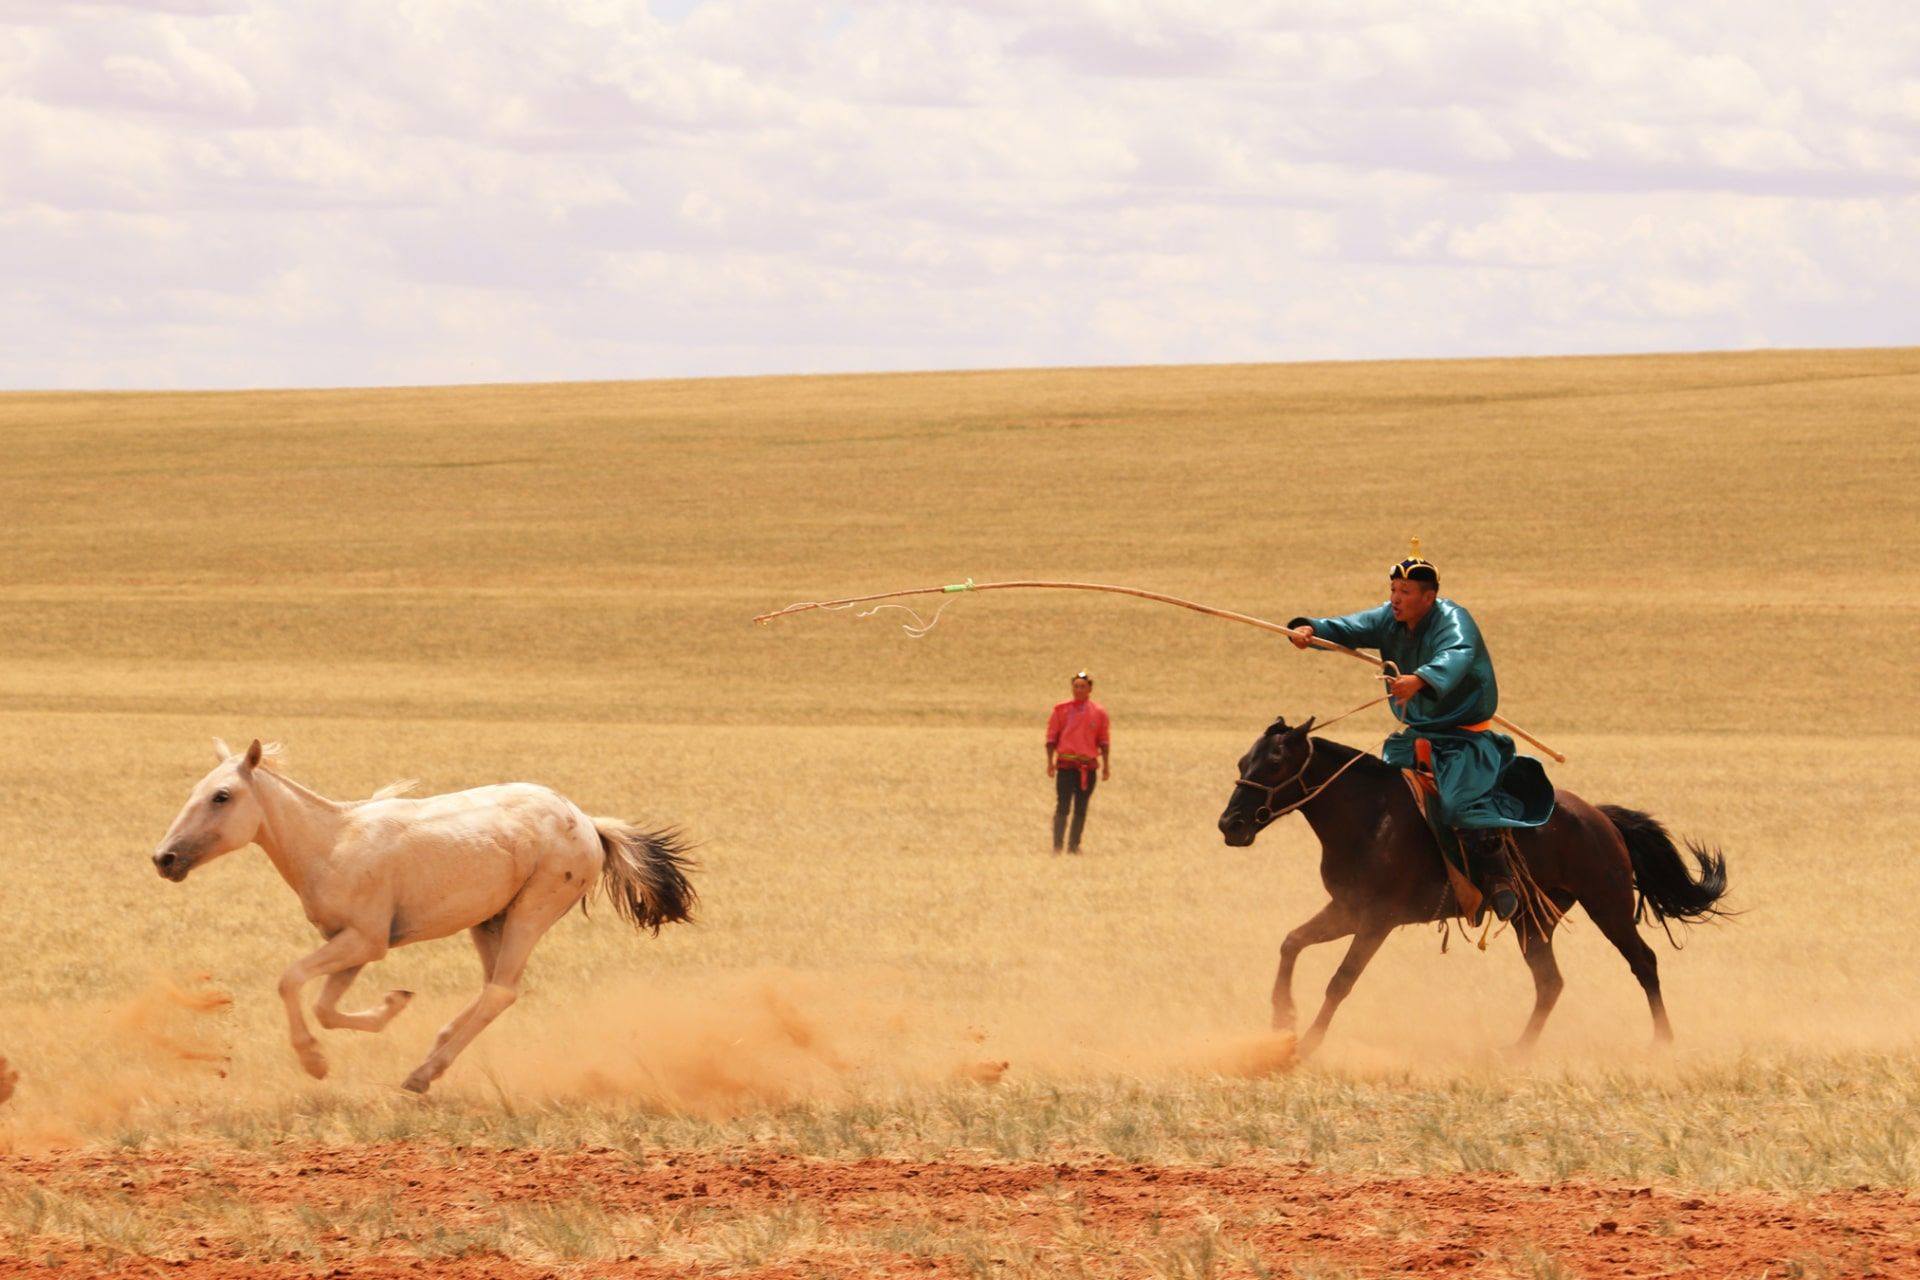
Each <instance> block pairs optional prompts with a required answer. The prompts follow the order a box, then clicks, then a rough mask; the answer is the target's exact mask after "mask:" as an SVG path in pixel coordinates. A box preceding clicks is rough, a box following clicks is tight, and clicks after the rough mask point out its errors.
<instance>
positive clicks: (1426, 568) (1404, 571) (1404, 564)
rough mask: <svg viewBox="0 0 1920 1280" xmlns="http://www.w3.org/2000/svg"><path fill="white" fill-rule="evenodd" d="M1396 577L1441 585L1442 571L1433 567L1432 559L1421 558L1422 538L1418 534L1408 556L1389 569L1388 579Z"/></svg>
mask: <svg viewBox="0 0 1920 1280" xmlns="http://www.w3.org/2000/svg"><path fill="white" fill-rule="evenodd" d="M1395 578H1406V579H1408V580H1410V581H1413V582H1425V583H1429V584H1431V585H1432V586H1435V587H1437V586H1439V585H1440V571H1439V570H1438V569H1436V568H1434V567H1433V562H1432V561H1430V560H1425V559H1422V558H1421V555H1420V539H1419V537H1418V536H1416V537H1415V538H1414V540H1413V549H1412V550H1411V551H1409V552H1408V553H1407V558H1406V559H1405V560H1402V561H1401V562H1400V563H1399V564H1396V565H1395V566H1393V568H1391V569H1389V570H1388V571H1387V580H1388V581H1389V582H1391V581H1392V580H1393V579H1395Z"/></svg>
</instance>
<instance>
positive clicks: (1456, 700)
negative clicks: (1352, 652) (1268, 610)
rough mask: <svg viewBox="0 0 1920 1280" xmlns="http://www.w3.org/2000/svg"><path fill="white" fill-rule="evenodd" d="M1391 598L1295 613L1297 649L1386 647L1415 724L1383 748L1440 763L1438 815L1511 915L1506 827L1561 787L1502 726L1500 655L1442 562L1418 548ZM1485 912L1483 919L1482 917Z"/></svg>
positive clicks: (1393, 756) (1396, 694)
mask: <svg viewBox="0 0 1920 1280" xmlns="http://www.w3.org/2000/svg"><path fill="white" fill-rule="evenodd" d="M1387 579H1388V592H1389V596H1388V600H1387V602H1386V603H1385V604H1383V605H1381V606H1379V607H1378V608H1375V609H1366V610H1362V611H1361V612H1359V613H1350V614H1346V615H1344V616H1342V617H1336V618H1304V617H1302V618H1295V619H1293V620H1292V621H1291V622H1289V623H1287V626H1288V627H1289V628H1290V629H1292V630H1293V631H1295V632H1296V633H1297V634H1296V635H1295V636H1294V637H1293V645H1294V647H1295V648H1296V649H1306V648H1309V647H1311V646H1310V645H1309V644H1308V638H1309V637H1317V638H1319V639H1322V640H1331V641H1333V642H1335V643H1336V644H1342V645H1345V646H1347V647H1348V648H1350V649H1354V648H1370V649H1378V650H1379V651H1380V656H1381V657H1382V658H1383V659H1385V660H1386V661H1387V663H1388V664H1389V665H1388V667H1387V668H1386V678H1387V693H1388V694H1389V695H1390V697H1389V702H1388V705H1389V706H1390V707H1391V708H1392V710H1393V715H1394V718H1395V719H1396V720H1398V721H1399V722H1400V723H1401V724H1402V725H1405V726H1406V727H1405V728H1403V729H1402V730H1400V732H1398V733H1396V734H1394V735H1393V736H1392V737H1390V738H1388V739H1387V740H1386V743H1385V745H1384V746H1383V747H1382V748H1381V750H1380V755H1381V758H1382V759H1384V760H1385V761H1386V762H1387V763H1388V764H1390V765H1394V766H1396V767H1398V768H1402V769H1416V768H1419V769H1431V770H1432V773H1433V781H1434V784H1435V788H1436V791H1437V794H1436V796H1435V798H1434V801H1433V804H1434V807H1435V810H1436V812H1435V813H1434V818H1435V820H1436V823H1437V824H1438V825H1441V826H1445V827H1452V828H1455V829H1456V830H1458V831H1459V832H1460V835H1461V837H1462V840H1461V846H1462V848H1463V849H1464V850H1465V851H1466V854H1467V858H1468V867H1469V872H1468V874H1470V875H1472V876H1474V877H1475V879H1476V880H1478V881H1479V883H1480V886H1481V888H1482V891H1483V892H1484V893H1485V895H1486V898H1487V899H1488V901H1489V903H1490V904H1491V905H1492V907H1493V911H1494V914H1495V915H1497V916H1498V917H1500V919H1502V920H1509V919H1512V917H1513V913H1514V912H1515V911H1516V910H1518V909H1519V905H1520V900H1519V896H1518V895H1517V894H1516V893H1515V891H1514V883H1513V868H1512V866H1511V865H1510V864H1509V862H1508V859H1507V854H1506V848H1505V845H1506V840H1505V838H1504V836H1503V833H1502V830H1501V829H1502V828H1511V827H1537V826H1540V825H1541V824H1542V823H1544V822H1546V820H1547V819H1548V818H1549V817H1551V816H1552V814H1553V787H1552V784H1551V783H1549V782H1548V781H1547V776H1546V770H1545V769H1543V768H1542V767H1541V765H1540V762H1539V761H1538V760H1535V759H1533V758H1532V757H1531V756H1522V755H1518V754H1517V753H1516V752H1515V750H1514V745H1513V739H1512V738H1509V737H1508V736H1507V735H1505V734H1504V733H1498V732H1496V731H1495V730H1494V727H1493V713H1494V711H1495V710H1496V709H1497V708H1498V705H1499V700H1500V691H1499V686H1498V685H1497V684H1496V683H1495V681H1494V676H1493V658H1492V656H1491V655H1490V654H1489V653H1488V652H1487V644H1486V641H1485V640H1484V639H1482V638H1481V635H1480V628H1479V627H1478V626H1476V625H1475V624H1474V621H1473V615H1472V614H1470V613H1468V612H1467V611H1466V610H1465V609H1464V608H1462V607H1461V606H1460V605H1458V604H1456V603H1454V602H1453V601H1452V600H1449V599H1446V598H1444V597H1442V596H1441V595H1440V594H1439V593H1440V571H1439V570H1438V569H1436V568H1435V567H1434V566H1433V564H1432V562H1431V561H1428V560H1425V559H1423V558H1422V557H1421V555H1420V539H1418V538H1415V539H1414V540H1413V548H1412V554H1411V555H1409V556H1408V557H1407V558H1406V559H1405V560H1402V561H1400V562H1399V563H1398V564H1396V565H1394V566H1393V567H1392V569H1391V570H1389V571H1388V574H1387ZM1478 919H1479V916H1478V913H1476V914H1475V923H1478Z"/></svg>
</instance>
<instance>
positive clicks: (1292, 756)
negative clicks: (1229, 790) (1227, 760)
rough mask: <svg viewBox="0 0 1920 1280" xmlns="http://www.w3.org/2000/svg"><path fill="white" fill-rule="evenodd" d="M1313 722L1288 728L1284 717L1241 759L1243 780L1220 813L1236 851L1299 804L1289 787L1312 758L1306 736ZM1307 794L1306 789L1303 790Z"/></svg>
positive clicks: (1225, 834) (1224, 833)
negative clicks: (1293, 803)
mask: <svg viewBox="0 0 1920 1280" xmlns="http://www.w3.org/2000/svg"><path fill="white" fill-rule="evenodd" d="M1312 729H1313V720H1312V719H1311V718H1309V719H1308V720H1307V722H1306V723H1305V724H1303V725H1301V726H1299V727H1298V728H1291V727H1289V726H1288V724H1287V721H1286V718H1285V717H1284V716H1283V717H1281V718H1280V719H1278V720H1275V721H1274V722H1273V723H1272V724H1270V725H1268V726H1267V731H1266V732H1265V733H1263V734H1261V735H1260V737H1259V740H1258V741H1256V742H1255V743H1254V744H1253V746H1251V747H1249V748H1248V749H1247V754H1245V755H1243V756H1241V757H1240V778H1239V781H1237V782H1235V783H1234V784H1233V794H1232V795H1231V796H1229V797H1228V798H1227V807H1226V809H1225V810H1223V811H1222V812H1221V814H1220V834H1221V835H1222V836H1223V837H1225V838H1226V842H1227V843H1228V844H1230V845H1232V846H1233V847H1234V848H1236V849H1244V848H1246V847H1247V846H1248V845H1250V844H1252V843H1253V838H1254V837H1255V836H1257V835H1259V834H1260V832H1261V831H1263V830H1264V829H1265V828H1266V825H1267V824H1268V823H1269V822H1272V821H1273V820H1274V819H1275V818H1276V817H1278V816H1279V815H1280V814H1282V813H1285V812H1288V808H1289V803H1290V802H1293V801H1297V800H1299V799H1300V798H1301V796H1296V795H1294V794H1293V793H1292V791H1291V790H1289V788H1292V787H1293V786H1294V785H1295V784H1297V783H1298V782H1299V781H1300V776H1301V775H1302V774H1303V773H1305V772H1306V770H1307V761H1308V760H1309V759H1310V758H1311V757H1312V754H1313V747H1312V744H1311V742H1310V740H1309V739H1308V737H1307V735H1308V733H1309V732H1311V731H1312ZM1300 791H1301V794H1302V795H1304V794H1305V787H1304V786H1302V787H1300Z"/></svg>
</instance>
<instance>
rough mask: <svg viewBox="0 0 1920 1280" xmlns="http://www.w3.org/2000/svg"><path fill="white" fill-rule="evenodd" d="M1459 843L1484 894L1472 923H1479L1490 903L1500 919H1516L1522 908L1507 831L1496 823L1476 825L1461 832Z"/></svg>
mask: <svg viewBox="0 0 1920 1280" xmlns="http://www.w3.org/2000/svg"><path fill="white" fill-rule="evenodd" d="M1460 843H1461V846H1462V847H1463V848H1464V849H1465V850H1466V853H1467V866H1468V868H1469V870H1470V871H1471V872H1472V874H1473V878H1474V880H1475V881H1476V882H1478V884H1479V885H1480V888H1481V892H1482V893H1483V894H1484V895H1485V896H1484V897H1483V898H1482V899H1481V903H1480V910H1478V911H1476V912H1474V915H1473V923H1474V924H1476V925H1477V924H1479V923H1480V921H1481V920H1482V919H1483V918H1484V917H1485V915H1486V909H1487V908H1488V907H1489V906H1491V907H1492V908H1493V914H1494V915H1495V916H1497V917H1499V918H1500V919H1502V920H1511V919H1513V916H1514V913H1515V912H1517V911H1518V910H1520V895H1519V894H1518V893H1517V892H1516V891H1515V890H1514V887H1513V865H1512V864H1511V863H1510V862H1509V861H1508V860H1507V842H1506V836H1505V833H1504V832H1503V831H1501V830H1500V829H1499V828H1497V827H1481V828H1474V829H1471V830H1465V831H1462V832H1461V833H1460Z"/></svg>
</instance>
